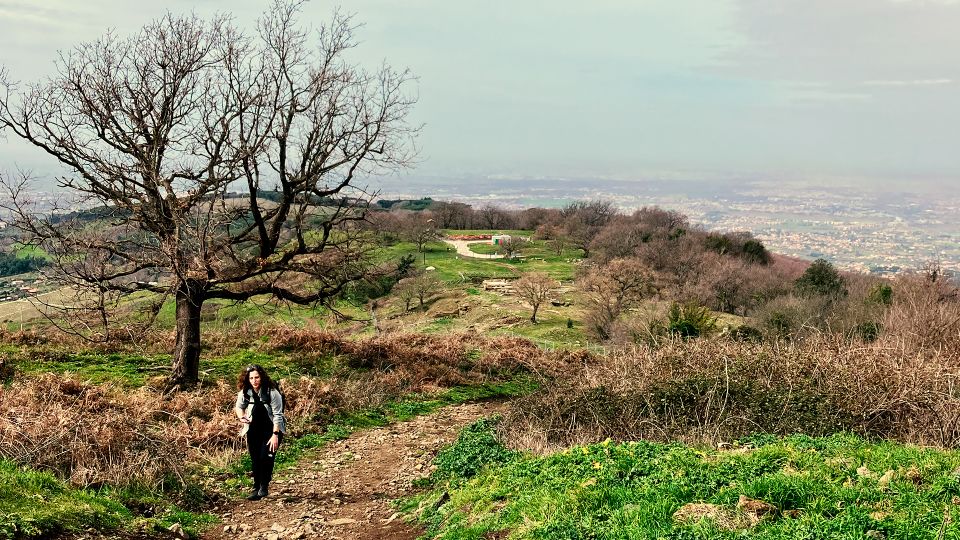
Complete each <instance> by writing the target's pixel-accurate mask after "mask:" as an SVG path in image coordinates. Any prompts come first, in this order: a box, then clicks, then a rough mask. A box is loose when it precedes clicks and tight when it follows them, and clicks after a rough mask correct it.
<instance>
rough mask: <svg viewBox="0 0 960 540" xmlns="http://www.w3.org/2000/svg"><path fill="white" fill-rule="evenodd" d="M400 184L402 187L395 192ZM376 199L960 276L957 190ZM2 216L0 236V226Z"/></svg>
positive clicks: (425, 181) (553, 189)
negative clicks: (661, 224) (586, 215)
mask: <svg viewBox="0 0 960 540" xmlns="http://www.w3.org/2000/svg"><path fill="white" fill-rule="evenodd" d="M401 186H402V187H401ZM369 189H371V190H379V193H378V197H379V198H391V199H392V198H411V199H418V198H421V197H431V198H433V199H436V200H451V201H460V202H464V203H467V204H471V205H473V206H474V207H481V206H483V205H486V204H493V205H497V206H502V207H505V208H529V207H537V206H539V207H544V208H560V207H563V206H564V205H566V204H569V203H570V202H571V201H574V200H578V199H581V200H582V199H604V200H610V201H612V202H613V203H614V204H616V205H617V206H618V207H619V208H620V209H621V210H622V211H624V212H631V211H633V210H636V209H638V208H641V207H644V206H659V207H661V208H664V209H668V210H677V211H680V212H682V213H684V214H686V215H687V216H688V217H689V218H690V221H691V223H693V224H695V225H700V226H703V227H704V228H706V229H708V230H716V231H749V232H751V233H753V235H754V236H755V237H757V238H759V239H760V240H761V241H763V243H764V244H765V245H766V246H767V247H768V248H769V249H770V250H771V251H774V252H776V253H781V254H784V255H790V256H795V257H801V258H804V259H816V258H821V257H822V258H825V259H827V260H829V261H831V262H832V263H834V264H836V265H837V266H838V267H841V268H844V269H848V270H857V271H861V272H870V273H876V274H893V273H898V272H901V271H905V270H914V269H920V268H923V267H924V266H925V265H928V264H930V263H937V264H939V265H940V267H941V268H942V269H944V270H946V271H949V272H951V273H953V274H955V275H960V190H957V191H956V192H947V193H943V192H942V191H943V190H941V192H934V191H929V190H927V191H921V190H918V191H917V192H912V193H911V192H904V191H896V190H892V189H889V188H887V189H883V190H881V189H867V188H864V187H862V186H861V187H856V186H842V185H838V186H831V187H830V188H829V190H828V189H827V188H824V187H811V186H809V185H804V184H802V183H800V182H792V183H790V182H771V181H757V180H723V181H716V180H711V181H690V180H682V181H681V180H656V181H653V180H651V181H634V180H629V181H628V180H608V179H604V180H583V179H556V178H511V177H499V176H485V177H469V178H455V179H442V178H409V177H405V178H401V179H396V178H393V179H387V180H385V181H382V182H381V183H380V184H377V183H376V182H371V183H370V186H369ZM33 200H34V202H35V203H38V208H37V210H41V209H43V208H44V207H47V208H50V207H53V205H54V204H55V201H56V203H57V204H58V205H59V206H60V208H65V207H66V208H70V207H71V206H72V205H70V204H64V202H63V200H62V197H61V196H60V195H58V194H57V193H52V192H51V193H35V194H34V195H33ZM2 221H3V216H0V229H2V228H3V225H4V224H3V223H2Z"/></svg>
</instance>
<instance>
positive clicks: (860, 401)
mask: <svg viewBox="0 0 960 540" xmlns="http://www.w3.org/2000/svg"><path fill="white" fill-rule="evenodd" d="M958 383H960V367H958V366H957V364H956V363H954V362H953V361H952V359H951V358H949V357H946V356H942V355H934V356H931V355H912V356H911V355H904V354H903V351H902V350H901V349H893V348H889V347H886V346H884V345H883V344H881V343H874V344H867V345H861V346H851V345H850V342H849V340H847V339H844V338H842V337H841V336H821V337H820V338H817V339H808V340H803V341H795V342H768V343H764V344H756V343H748V342H733V341H726V340H690V341H684V340H671V341H669V342H667V343H664V344H661V346H659V347H657V348H651V347H632V348H628V349H623V350H620V351H618V352H614V353H611V354H609V355H606V356H604V357H602V358H599V359H598V360H597V361H596V362H595V363H592V364H587V365H585V366H584V368H583V369H582V370H580V371H579V373H577V374H575V375H573V376H571V377H568V378H565V379H558V380H553V381H548V382H546V383H545V385H544V386H543V387H542V389H541V390H539V391H538V392H536V393H534V394H532V395H530V396H527V397H525V398H522V399H519V400H516V401H515V402H514V403H513V405H512V408H511V411H510V412H509V414H508V415H507V417H506V419H505V422H504V424H503V429H504V432H505V434H506V436H507V438H508V439H509V440H512V441H513V442H514V444H517V445H518V446H524V447H527V448H531V449H534V450H545V449H554V448H558V447H563V446H567V445H569V444H574V443H583V442H591V441H598V440H603V439H605V438H613V439H618V440H625V439H648V440H658V441H671V440H683V441H688V442H707V443H717V442H719V441H730V440H732V439H736V438H738V437H741V436H744V435H747V434H750V433H755V432H767V433H777V434H788V433H794V432H802V433H807V434H810V435H821V434H827V433H832V432H836V431H851V432H855V433H860V434H862V435H865V436H877V437H885V438H892V439H897V440H902V441H907V442H914V443H918V444H933V445H940V446H957V445H960V395H958V394H957V389H958Z"/></svg>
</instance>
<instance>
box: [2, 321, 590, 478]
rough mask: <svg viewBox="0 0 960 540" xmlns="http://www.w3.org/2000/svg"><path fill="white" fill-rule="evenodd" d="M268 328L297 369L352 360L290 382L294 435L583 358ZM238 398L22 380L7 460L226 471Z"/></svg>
mask: <svg viewBox="0 0 960 540" xmlns="http://www.w3.org/2000/svg"><path fill="white" fill-rule="evenodd" d="M264 331H265V329H264V328H263V327H259V326H258V327H251V328H250V329H249V332H248V335H247V336H246V337H244V336H243V335H232V336H224V337H223V338H222V342H221V343H219V344H218V345H217V346H222V347H228V346H229V345H228V343H231V342H234V341H242V340H245V339H247V340H249V339H250V336H251V335H254V334H255V335H258V336H259V335H263V332H264ZM268 331H269V333H268V334H267V335H269V336H271V339H270V341H269V342H268V343H266V344H263V348H264V349H265V350H267V351H273V352H277V353H281V352H284V353H289V356H290V357H291V359H295V360H296V361H297V362H304V363H310V362H312V361H317V360H319V359H321V358H324V357H328V356H329V355H334V356H338V357H340V364H339V365H340V366H341V367H340V369H338V370H337V371H336V372H335V373H333V374H332V375H330V376H329V377H326V378H324V379H320V378H316V377H308V376H300V377H296V378H293V379H291V380H284V381H281V385H282V388H283V391H284V394H285V396H286V398H287V408H288V417H289V419H290V420H291V421H290V423H289V427H290V430H291V434H292V435H299V434H303V433H307V432H318V431H321V430H323V429H324V427H325V426H326V425H327V424H328V423H329V422H330V421H331V420H332V419H333V417H334V416H335V415H337V414H340V413H349V412H354V411H358V410H362V409H366V408H371V407H377V406H380V405H383V404H384V403H386V402H388V401H391V400H395V399H398V398H400V397H402V396H404V395H406V394H409V393H411V392H426V391H431V390H436V389H437V388H438V387H450V386H454V385H461V384H476V383H482V382H490V381H495V380H505V379H509V378H511V377H513V376H515V375H517V374H518V373H520V372H523V371H527V370H529V369H532V368H533V366H538V368H539V369H544V368H545V367H549V366H551V365H554V363H557V365H560V364H565V363H568V362H580V361H582V360H583V359H582V358H580V357H579V356H576V355H573V356H571V355H567V356H563V355H555V360H551V358H554V357H551V356H549V355H546V354H545V353H543V352H542V351H540V350H539V349H538V348H537V347H536V346H535V345H533V344H532V343H530V342H529V341H527V340H524V339H519V338H512V337H497V338H492V339H489V340H484V339H483V338H482V337H479V336H476V335H453V336H427V335H421V334H396V335H388V336H383V337H375V338H368V339H362V340H353V339H350V338H348V337H346V336H343V335H338V334H334V333H330V332H325V331H320V330H303V329H297V328H293V327H285V326H278V327H272V328H271V329H269V330H268ZM5 337H7V338H10V339H9V341H10V342H15V343H18V344H20V345H22V346H24V347H25V348H26V349H27V350H34V351H35V350H40V351H43V350H45V349H44V347H63V342H62V341H52V340H49V339H45V337H44V336H43V335H42V334H35V333H30V332H28V333H23V334H16V335H10V336H5ZM251 341H255V340H251ZM251 341H247V343H250V342H251ZM559 370H560V368H555V369H554V371H551V374H555V372H556V371H559ZM235 392H236V389H235V388H234V387H233V381H227V382H220V383H217V384H214V385H212V386H207V387H204V388H200V389H196V390H193V391H189V392H181V393H176V394H170V395H165V394H163V393H161V392H159V391H158V390H155V389H151V388H147V387H144V388H140V389H137V390H134V391H130V390H123V389H122V388H120V387H115V386H111V385H108V384H102V385H97V384H92V383H90V382H83V381H80V380H77V379H75V378H72V377H69V376H61V375H54V374H44V375H40V376H16V375H14V378H13V382H12V384H10V385H8V386H7V387H6V388H2V389H0V411H2V412H0V457H3V458H5V459H10V460H13V461H15V462H17V463H22V464H25V465H29V466H31V467H34V468H38V469H44V470H50V471H53V472H55V473H56V474H57V475H58V476H61V477H63V478H66V479H68V480H69V481H70V482H72V483H73V484H75V485H80V486H96V485H104V484H109V485H114V486H127V485H147V486H152V487H163V485H164V483H166V482H168V481H171V480H175V481H178V482H179V481H182V480H183V478H185V476H186V475H187V474H188V472H189V471H188V468H189V467H190V466H191V465H196V464H204V463H207V464H214V465H221V466H222V465H225V464H226V463H228V462H229V461H230V460H231V459H234V458H235V457H236V456H237V454H238V453H239V452H240V451H241V450H242V448H243V442H242V440H241V439H240V438H239V437H238V436H237V430H238V428H239V426H238V425H237V421H236V418H235V416H234V413H233V412H232V407H233V402H234V396H235Z"/></svg>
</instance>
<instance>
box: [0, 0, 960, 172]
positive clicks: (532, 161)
mask: <svg viewBox="0 0 960 540" xmlns="http://www.w3.org/2000/svg"><path fill="white" fill-rule="evenodd" d="M265 3H266V2H253V1H247V0H231V1H225V0H197V1H194V2H186V1H167V2H164V1H157V2H150V3H147V2H128V1H120V0H85V1H83V2H77V1H73V0H71V1H62V0H42V1H40V0H0V64H3V65H5V66H6V67H7V68H8V69H9V71H10V72H11V74H12V75H13V76H14V77H15V78H17V79H20V80H24V81H27V80H34V79H37V78H40V77H43V76H45V75H49V74H51V73H52V72H53V60H54V59H55V58H56V55H57V51H58V50H66V49H69V48H70V47H72V46H73V45H75V44H77V43H79V42H82V41H88V40H93V39H95V38H97V37H99V36H100V35H102V34H103V33H104V32H105V31H106V30H107V29H108V28H110V27H113V28H115V29H116V30H117V32H118V33H120V34H126V33H129V32H133V31H134V30H135V29H137V28H138V27H140V26H142V25H143V24H145V23H147V22H148V21H149V20H151V19H153V18H156V17H158V16H160V15H162V14H163V12H164V11H166V10H170V11H173V12H188V11H190V10H194V11H196V12H197V13H198V14H200V15H204V16H206V15H209V14H212V13H214V12H216V11H230V12H232V13H233V14H234V15H235V18H236V21H237V23H238V24H240V25H244V26H251V25H252V23H253V21H254V20H255V19H256V17H257V15H258V14H259V12H260V10H261V8H262V6H263V5H264V4H265ZM335 5H336V4H335V3H334V2H327V1H320V0H313V1H311V2H309V3H308V5H307V7H306V9H305V13H306V19H308V20H311V21H315V22H316V23H317V24H319V23H320V22H321V21H323V20H324V19H326V18H328V16H329V14H330V12H331V10H332V9H333V8H334V7H335ZM339 5H340V6H341V7H342V9H343V10H345V11H349V12H354V13H356V15H357V19H358V20H359V21H360V22H363V23H364V24H365V26H364V28H362V29H361V30H360V32H359V34H358V35H359V39H360V41H361V44H360V47H359V48H358V49H357V55H358V58H359V59H360V60H361V61H362V62H363V63H365V64H368V65H370V66H371V67H375V65H376V64H378V63H379V62H380V61H382V60H386V61H387V62H388V63H390V64H391V65H393V66H395V67H409V68H410V69H411V70H412V71H413V72H414V73H415V74H416V75H417V76H418V77H419V80H418V87H417V91H418V93H419V96H420V102H419V104H418V105H417V107H416V120H417V121H419V122H423V123H425V128H424V131H423V134H422V136H421V138H420V146H421V147H422V163H421V164H420V165H419V166H418V172H419V173H422V174H439V175H445V174H515V175H527V176H566V177H569V176H579V177H601V176H616V177H620V178H645V177H647V176H649V175H653V174H664V173H670V172H673V173H675V174H679V175H681V176H682V175H685V174H686V175H690V176H691V177H693V176H698V175H699V176H707V177H709V176H710V175H718V176H740V175H743V176H752V175H759V176H763V175H772V176H775V175H781V174H783V175H790V176H797V177H809V178H811V179H813V178H830V177H865V178H873V179H876V180H877V181H884V182H891V181H893V182H896V183H900V182H913V181H918V180H922V179H935V180H936V181H937V182H944V183H947V184H950V185H954V186H958V187H960V30H958V29H960V1H958V0H593V1H589V2H587V1H584V0H571V1H568V0H551V1H546V0H545V1H532V0H510V1H507V0H484V1H480V0H352V1H344V2H341V3H339ZM133 6H136V7H133ZM14 163H16V164H18V165H20V166H24V167H28V168H32V169H34V170H37V171H39V172H44V171H46V170H48V169H46V168H45V167H47V165H45V163H47V162H46V161H45V159H44V158H42V157H40V156H37V155H35V154H32V153H29V152H27V151H26V150H25V149H24V148H23V147H22V146H20V145H19V144H17V143H16V142H15V141H13V140H11V139H9V138H7V139H6V140H0V170H5V171H9V170H11V169H12V166H13V165H14Z"/></svg>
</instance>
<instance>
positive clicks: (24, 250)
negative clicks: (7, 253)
mask: <svg viewBox="0 0 960 540" xmlns="http://www.w3.org/2000/svg"><path fill="white" fill-rule="evenodd" d="M13 251H14V252H15V253H16V254H17V258H18V259H28V258H30V257H37V258H40V259H46V260H48V261H49V260H51V259H52V257H50V255H49V254H48V253H47V252H46V251H44V249H43V248H41V247H40V246H34V245H25V244H21V243H17V244H14V246H13Z"/></svg>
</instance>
